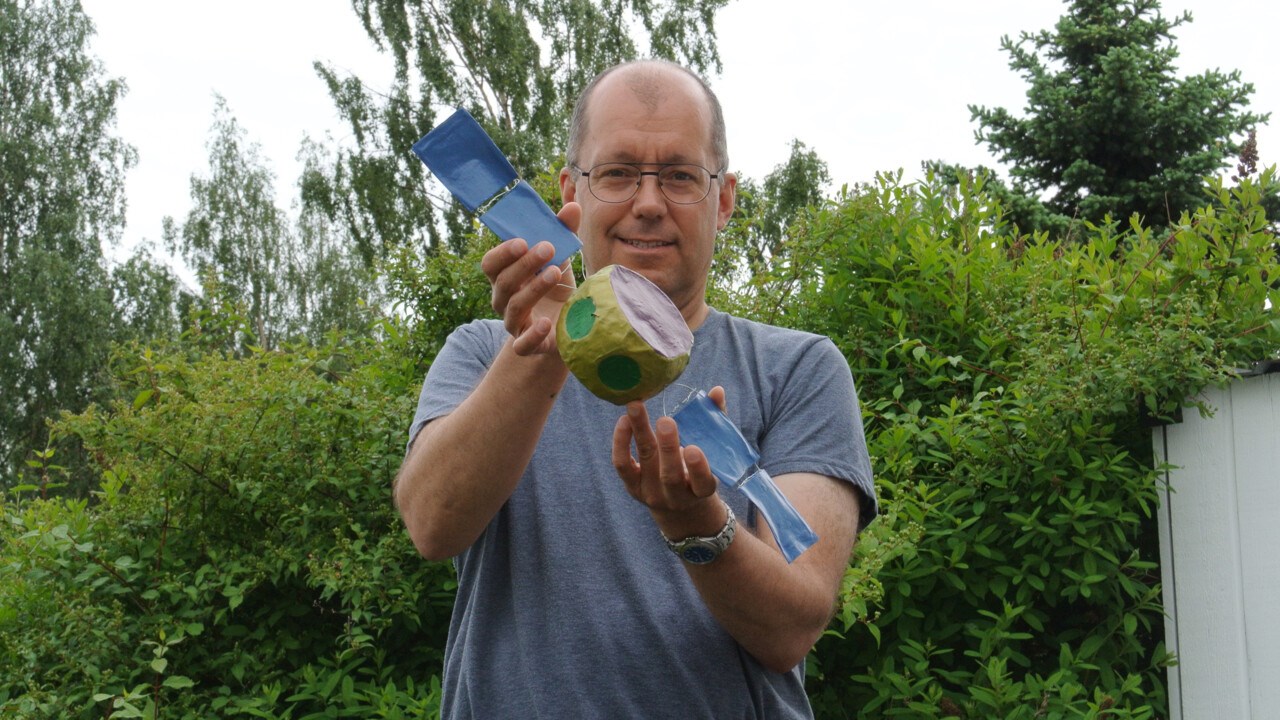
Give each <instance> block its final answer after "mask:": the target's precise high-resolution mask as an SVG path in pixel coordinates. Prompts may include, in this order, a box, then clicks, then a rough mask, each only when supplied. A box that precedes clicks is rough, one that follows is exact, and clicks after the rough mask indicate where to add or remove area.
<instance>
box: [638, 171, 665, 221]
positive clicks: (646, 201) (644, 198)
mask: <svg viewBox="0 0 1280 720" xmlns="http://www.w3.org/2000/svg"><path fill="white" fill-rule="evenodd" d="M632 209H633V210H635V211H636V212H638V213H642V214H647V213H653V212H663V211H665V210H666V209H667V196H666V195H663V194H662V183H661V182H659V181H658V176H657V175H656V174H655V175H649V174H645V175H641V176H640V187H638V188H636V196H635V199H634V201H633V202H632Z"/></svg>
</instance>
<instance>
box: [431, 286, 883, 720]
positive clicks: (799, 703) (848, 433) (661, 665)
mask: <svg viewBox="0 0 1280 720" xmlns="http://www.w3.org/2000/svg"><path fill="white" fill-rule="evenodd" d="M506 339H507V334H506V330H505V329H504V328H503V325H502V324H501V323H500V322H498V321H495V320H479V321H475V322H472V323H469V324H467V325H464V326H462V327H460V328H458V329H457V330H456V331H454V333H453V334H452V335H451V336H450V337H449V340H448V342H447V343H446V344H445V347H444V349H442V350H441V352H440V354H439V356H438V357H437V358H436V360H435V362H434V364H432V366H431V369H430V371H429V372H428V373H427V378H426V382H425V383H424V384H423V388H422V395H421V397H420V399H419V402H418V411H417V415H416V416H415V418H414V421H413V425H412V427H411V429H410V438H413V437H415V436H416V434H417V432H418V430H420V429H421V427H422V426H423V425H424V424H426V423H427V422H428V421H430V420H433V419H435V418H438V417H440V416H442V415H447V414H448V413H450V412H451V411H452V410H453V409H454V408H456V407H457V406H458V405H459V404H461V403H462V401H463V400H465V399H466V397H467V396H468V395H469V394H470V393H471V391H472V390H473V389H474V388H475V387H476V385H477V384H478V383H479V382H480V379H481V377H482V376H483V375H484V373H485V371H486V370H487V369H488V367H489V366H490V364H491V363H492V362H493V358H494V357H495V356H496V355H497V353H498V351H499V349H500V348H501V347H502V345H503V343H504V342H505V341H506ZM715 385H722V386H724V388H725V394H726V404H727V405H728V413H729V416H730V417H731V418H732V419H733V421H734V422H735V423H736V424H737V425H738V427H739V429H741V431H742V433H743V435H744V436H745V437H746V439H747V440H748V441H749V442H750V443H752V445H754V446H755V447H756V449H758V450H759V452H760V456H761V457H760V467H762V468H764V469H765V470H767V471H768V472H769V473H770V474H771V475H772V476H774V477H777V476H779V475H784V474H786V473H791V472H811V473H818V474H822V475H827V476H830V477H833V478H837V479H840V480H846V481H848V482H851V483H853V484H854V485H855V486H856V487H857V488H858V489H859V490H861V493H862V508H861V515H862V517H861V520H860V523H859V527H865V526H866V524H867V523H869V522H870V521H871V520H872V519H873V518H874V517H875V514H876V502H875V490H874V488H873V486H872V482H871V466H870V462H869V460H868V457H867V450H866V443H865V441H864V438H863V431H862V421H861V418H860V415H859V411H858V406H857V398H856V396H855V393H854V387H853V380H852V378H851V376H850V373H849V366H848V364H847V363H846V362H845V360H844V358H843V357H842V356H841V355H840V352H839V351H838V350H837V349H836V347H835V345H834V344H832V343H831V341H830V340H827V339H826V338H823V337H820V336H817V335H812V334H808V333H801V332H797V331H793V330H785V329H782V328H776V327H772V326H768V325H763V324H760V323H755V322H751V321H747V320H743V319H740V318H735V317H732V316H730V315H726V314H724V313H720V312H717V311H715V310H712V311H711V313H710V315H709V316H708V317H707V319H706V321H705V322H704V323H703V324H702V326H701V327H699V328H698V330H697V331H696V332H695V333H694V346H693V351H692V354H691V356H690V360H689V366H688V367H687V368H686V370H685V371H684V374H682V375H681V376H680V378H679V379H678V380H677V381H676V384H674V385H672V386H670V387H668V388H667V390H666V391H665V392H664V393H662V394H660V395H659V396H658V397H655V398H653V399H651V400H649V401H648V403H647V407H648V410H649V414H650V417H651V418H654V419H656V418H657V417H659V416H661V415H664V414H670V413H672V412H673V411H674V410H675V407H676V406H677V405H678V404H679V402H680V401H681V400H682V399H684V397H685V396H686V395H688V394H689V393H690V392H691V390H692V389H699V390H710V389H711V388H712V387H713V386H715ZM623 413H624V410H623V408H621V407H619V406H616V405H613V404H611V403H608V402H606V401H604V400H601V399H599V398H597V397H595V396H594V395H592V394H591V393H590V392H589V391H588V390H587V389H586V388H585V387H583V386H582V384H581V383H579V382H578V381H577V380H576V379H575V378H573V377H572V376H570V377H569V379H568V380H567V381H566V382H565V387H564V390H563V392H562V393H561V395H560V397H559V398H558V399H557V400H556V403H555V406H554V407H553V409H552V411H551V415H550V417H549V418H548V420H547V424H546V427H545V428H544V429H543V432H542V437H541V439H540V440H539V443H538V447H537V449H536V450H535V452H534V454H533V458H532V459H531V460H530V462H529V467H528V468H527V469H526V470H525V472H524V475H523V476H522V478H521V479H520V483H519V485H518V486H517V487H516V490H515V492H514V493H513V494H512V496H511V498H510V499H509V500H508V501H507V503H506V504H505V505H504V506H503V507H502V509H501V510H500V511H499V512H498V514H497V515H496V516H495V517H494V518H493V520H492V521H490V523H489V526H488V527H487V528H486V529H485V531H484V532H483V534H481V536H480V538H479V539H478V540H476V542H475V543H474V544H473V545H472V546H471V547H470V548H468V549H467V550H466V551H464V552H463V553H462V554H461V555H459V556H458V557H457V558H455V560H454V562H455V564H456V566H457V570H458V595H457V600H456V603H455V605H454V611H453V618H452V621H451V623H450V626H449V639H448V642H447V644H446V648H445V668H444V684H443V690H444V712H443V717H444V718H445V719H446V720H454V719H460V718H485V719H488V718H554V719H556V720H561V719H563V718H676V717H678V718H709V719H710V718H715V719H717V720H719V719H721V718H810V717H812V711H811V709H810V707H809V702H808V698H807V696H806V695H805V691H804V664H803V663H801V664H800V665H798V666H797V667H796V668H794V669H793V670H792V671H790V672H788V673H783V674H778V673H774V672H771V671H769V670H766V669H765V668H763V667H762V666H761V665H760V664H759V663H757V662H756V661H755V660H754V659H753V658H752V657H751V656H750V655H748V654H747V653H746V651H744V650H743V649H742V648H741V647H740V646H739V645H738V644H737V642H735V641H734V640H733V638H732V637H730V636H729V634H728V633H727V632H725V631H724V630H723V629H722V628H721V627H720V625H719V624H718V623H717V622H716V620H715V618H714V617H713V616H712V615H711V613H710V611H708V610H707V608H706V606H705V605H704V604H703V602H702V599H701V597H700V596H699V595H698V593H697V591H696V589H695V588H694V586H693V583H692V582H691V581H690V580H689V576H688V574H687V573H686V572H685V569H684V568H683V567H682V566H681V561H680V560H679V558H677V557H676V556H675V555H674V554H673V553H672V552H671V551H670V550H668V549H667V546H666V544H665V543H664V542H663V540H662V537H661V536H660V534H659V533H658V529H657V527H656V526H655V525H654V523H653V519H652V518H651V517H650V516H649V511H648V510H647V509H646V508H645V507H644V506H643V505H641V504H640V503H639V502H637V501H636V500H634V499H633V498H632V497H631V496H630V495H628V494H627V492H626V489H625V488H624V487H623V484H622V481H621V480H620V479H619V478H618V476H617V473H616V472H615V471H614V469H613V465H612V462H611V459H610V453H611V448H612V438H613V428H614V425H615V423H616V422H617V420H618V418H619V417H620V416H621V415H622V414H623ZM721 496H722V497H723V498H724V499H725V500H726V501H728V502H729V504H730V505H731V506H732V507H733V510H734V513H735V514H737V515H738V517H739V518H744V519H746V522H747V524H751V523H752V522H753V520H754V517H755V516H754V513H749V511H748V510H749V508H748V505H747V501H746V499H745V498H744V497H743V496H742V495H741V493H740V492H737V491H734V490H731V489H726V488H725V487H724V486H723V485H722V486H721Z"/></svg>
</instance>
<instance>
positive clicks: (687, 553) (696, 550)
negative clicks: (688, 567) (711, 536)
mask: <svg viewBox="0 0 1280 720" xmlns="http://www.w3.org/2000/svg"><path fill="white" fill-rule="evenodd" d="M719 556H720V553H718V552H716V551H715V550H712V549H711V548H709V547H707V546H706V545H689V546H687V547H685V548H684V549H683V550H681V551H680V557H682V558H684V561H685V562H688V563H693V564H694V565H706V564H707V563H709V562H711V561H712V560H715V559H716V558H717V557H719Z"/></svg>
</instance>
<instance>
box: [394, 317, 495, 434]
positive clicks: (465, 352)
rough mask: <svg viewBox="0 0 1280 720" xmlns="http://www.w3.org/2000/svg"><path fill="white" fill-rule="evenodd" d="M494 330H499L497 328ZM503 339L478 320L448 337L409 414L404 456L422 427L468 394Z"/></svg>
mask: <svg viewBox="0 0 1280 720" xmlns="http://www.w3.org/2000/svg"><path fill="white" fill-rule="evenodd" d="M498 329H499V330H501V325H499V326H498ZM504 340H505V332H503V333H498V332H495V330H494V327H493V323H490V322H486V321H479V320H477V321H474V322H470V323H467V324H466V325H462V326H460V327H458V328H457V329H456V330H454V331H453V332H452V333H450V334H449V337H448V339H447V340H445V344H444V347H443V348H441V350H440V353H439V354H438V355H436V359H435V360H434V361H433V362H432V363H431V367H430V368H429V369H428V370H427V377H426V379H425V380H424V381H423V383H422V391H421V392H420V393H419V394H418V410H417V412H415V413H414V415H413V423H412V424H411V425H410V426H409V441H408V443H406V444H405V454H406V455H408V454H409V449H410V448H412V447H413V441H414V439H415V438H417V437H418V432H419V431H421V430H422V428H423V426H425V425H426V424H427V423H429V422H431V421H432V420H435V419H436V418H439V417H443V416H445V415H448V414H449V413H451V412H453V411H454V410H455V409H456V408H457V407H458V406H459V405H461V404H462V401H463V400H466V399H467V397H469V396H470V395H471V392H472V391H473V390H475V388H476V386H477V385H479V384H480V379H481V378H483V377H484V374H485V373H486V372H488V371H489V367H490V366H491V365H492V364H493V359H494V358H495V357H496V356H497V354H498V351H499V350H500V349H501V348H502V343H503V341H504Z"/></svg>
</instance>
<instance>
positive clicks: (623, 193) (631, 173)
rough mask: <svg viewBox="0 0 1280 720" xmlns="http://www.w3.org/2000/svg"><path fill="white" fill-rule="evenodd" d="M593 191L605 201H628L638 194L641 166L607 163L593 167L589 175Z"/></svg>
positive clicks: (588, 178)
mask: <svg viewBox="0 0 1280 720" xmlns="http://www.w3.org/2000/svg"><path fill="white" fill-rule="evenodd" d="M587 181H588V182H589V183H590V185H591V192H593V193H595V195H596V197H598V198H600V199H601V200H603V201H605V202H626V201H627V200H630V199H631V196H632V195H635V194H636V188H637V187H638V186H639V184H640V168H638V167H636V166H634V165H627V164H625V163H605V164H604V165H597V166H595V167H593V168H591V173H590V174H589V175H588V176H587Z"/></svg>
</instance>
